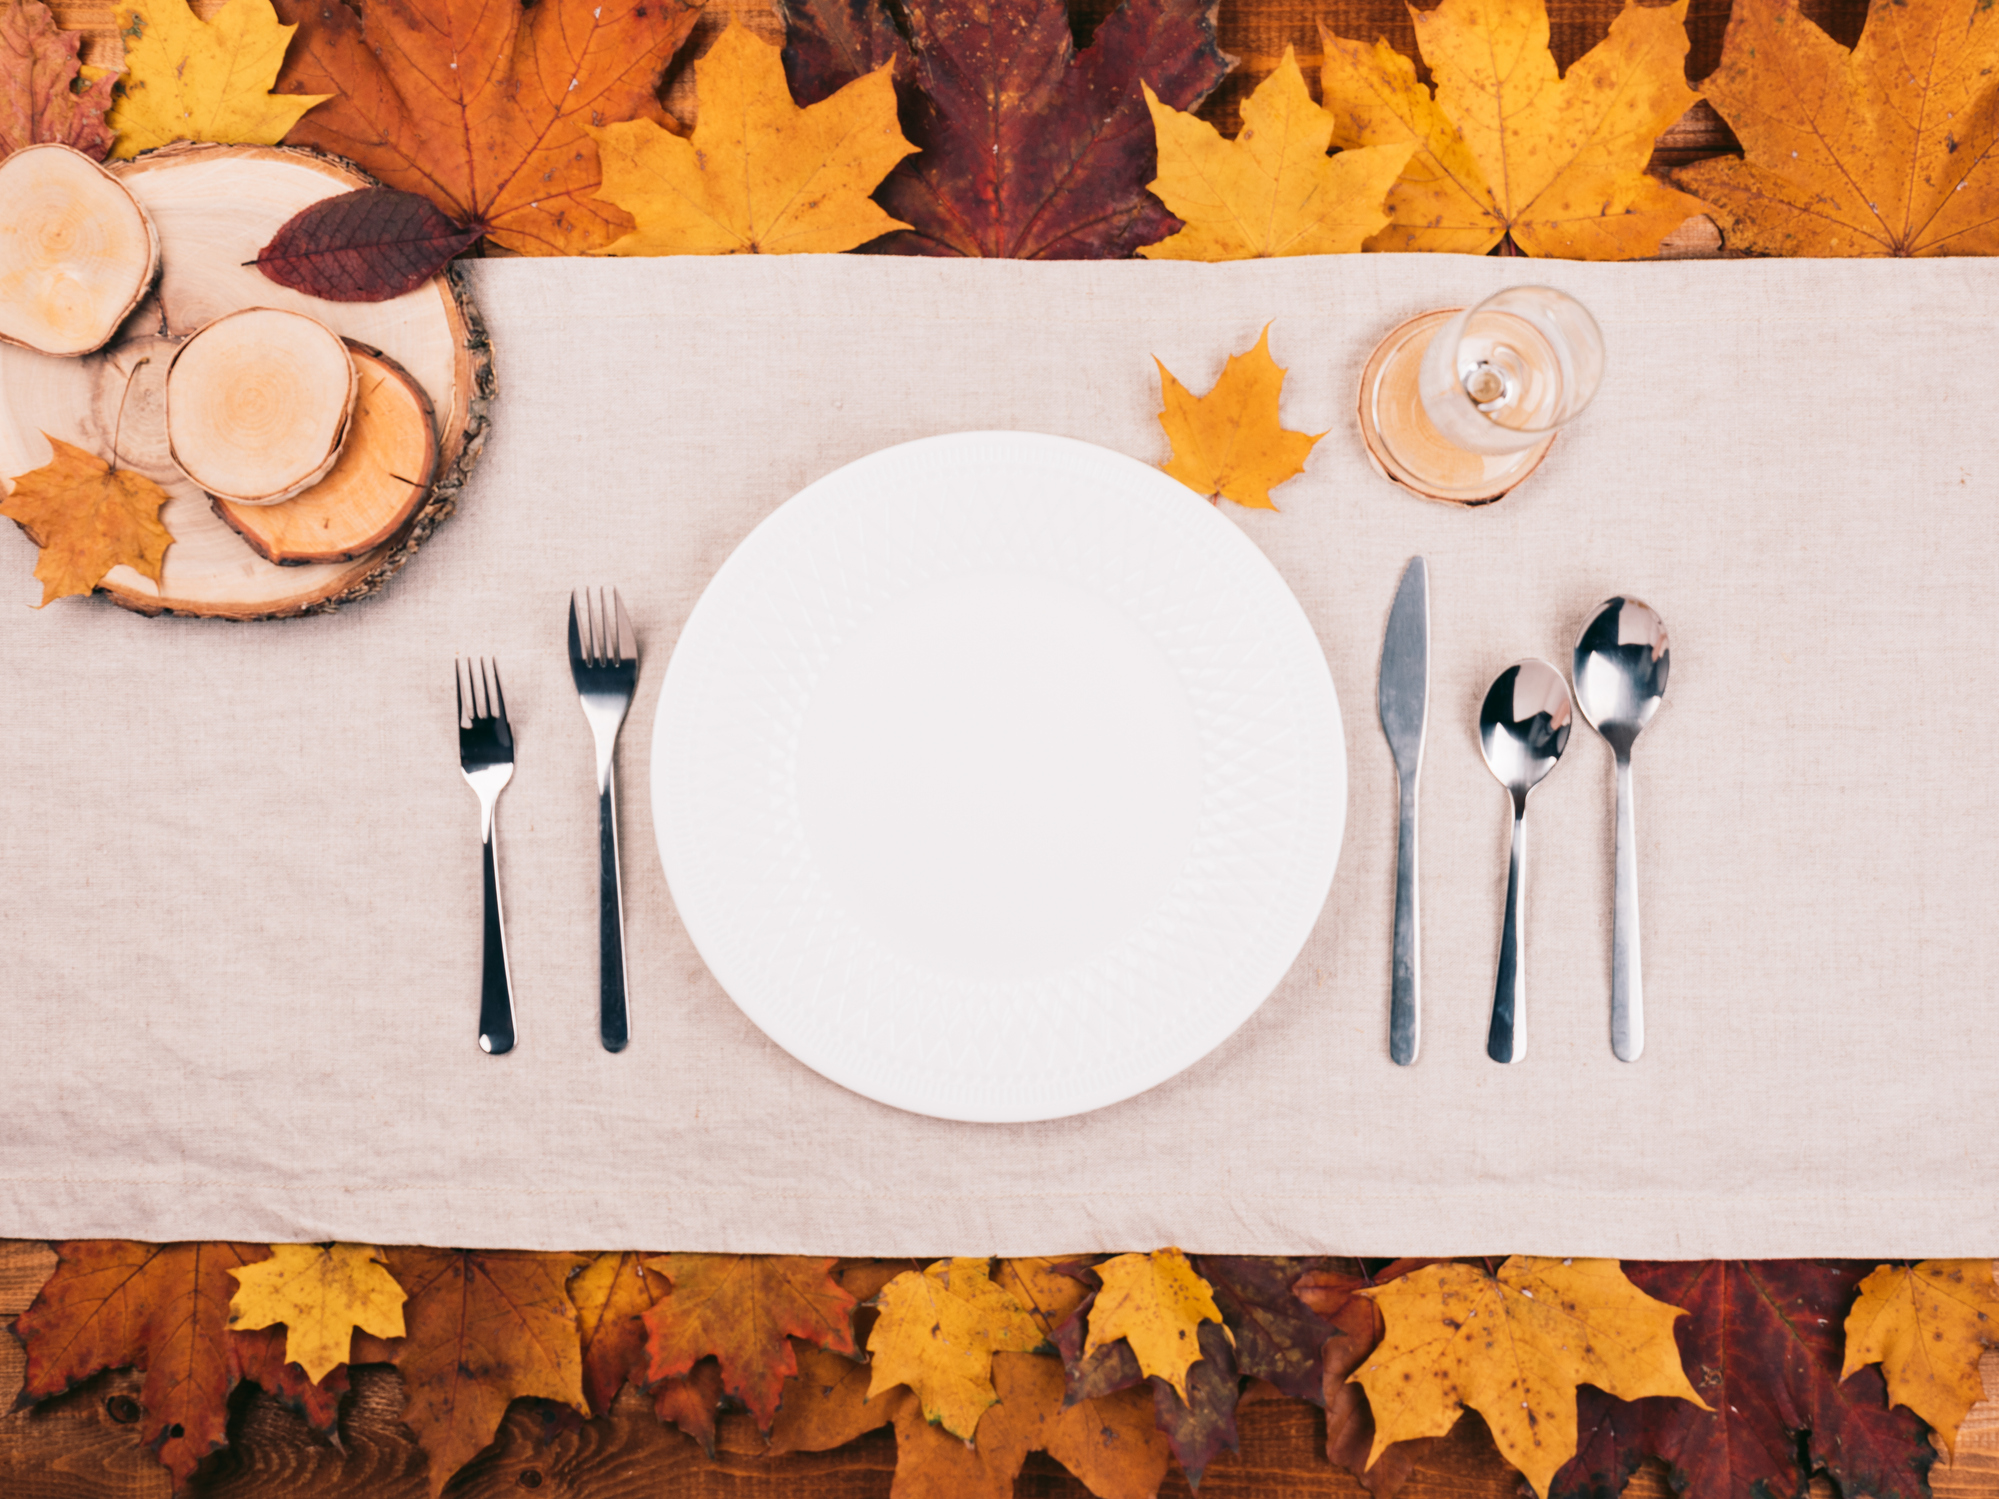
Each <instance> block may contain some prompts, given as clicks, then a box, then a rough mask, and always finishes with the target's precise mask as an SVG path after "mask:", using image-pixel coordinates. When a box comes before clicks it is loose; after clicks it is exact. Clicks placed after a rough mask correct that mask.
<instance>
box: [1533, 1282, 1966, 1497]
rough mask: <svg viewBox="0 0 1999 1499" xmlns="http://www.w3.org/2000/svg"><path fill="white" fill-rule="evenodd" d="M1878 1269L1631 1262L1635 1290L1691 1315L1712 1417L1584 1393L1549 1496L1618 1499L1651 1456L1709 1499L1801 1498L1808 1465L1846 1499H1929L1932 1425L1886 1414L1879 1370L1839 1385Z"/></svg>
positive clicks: (1690, 1368) (1658, 1402)
mask: <svg viewBox="0 0 1999 1499" xmlns="http://www.w3.org/2000/svg"><path fill="white" fill-rule="evenodd" d="M1873 1267H1874V1262H1873V1261H1872V1260H1868V1261H1865V1262H1857V1261H1837V1262H1835V1261H1825V1260H1702V1261H1679V1262H1665V1263H1643V1262H1639V1261H1626V1262H1625V1265H1624V1273H1625V1274H1626V1275H1627V1276H1629V1277H1630V1278H1631V1281H1632V1283H1633V1284H1635V1285H1636V1286H1637V1287H1638V1288H1639V1289H1640V1290H1642V1291H1644V1292H1645V1293H1646V1294H1647V1295H1650V1296H1655V1297H1657V1298H1658V1299H1659V1300H1661V1301H1667V1302H1671V1303H1672V1304H1673V1305H1674V1306H1678V1307H1684V1308H1685V1309H1686V1310H1687V1311H1688V1312H1689V1313H1690V1314H1691V1315H1690V1316H1689V1317H1687V1318H1686V1319H1684V1320H1682V1321H1681V1322H1679V1323H1678V1325H1677V1326H1676V1327H1675V1329H1674V1336H1675V1337H1676V1338H1678V1340H1679V1346H1680V1357H1681V1360H1682V1362H1683V1363H1684V1364H1685V1366H1686V1371H1687V1378H1688V1379H1689V1380H1691V1381H1692V1382H1693V1386H1694V1388H1695V1389H1696V1390H1698V1391H1699V1392H1700V1395H1701V1398H1702V1399H1703V1400H1705V1401H1707V1403H1708V1404H1709V1405H1711V1406H1712V1407H1714V1409H1713V1410H1712V1411H1711V1412H1710V1411H1703V1410H1700V1409H1698V1408H1697V1407H1695V1406H1692V1405H1689V1404H1687V1402H1685V1401H1683V1400H1665V1399H1654V1400H1634V1401H1628V1402H1627V1401H1622V1400H1613V1399H1611V1398H1610V1397H1609V1396H1608V1395H1605V1394H1603V1393H1602V1392H1601V1391H1599V1390H1596V1389H1594V1388H1591V1387H1589V1386H1584V1387H1583V1388H1582V1390H1581V1391H1580V1399H1579V1401H1578V1405H1577V1417H1578V1423H1579V1433H1578V1436H1579V1445H1578V1447H1577V1450H1576V1455H1575V1457H1574V1458H1573V1459H1571V1460H1570V1462H1569V1464H1568V1466H1566V1467H1564V1468H1563V1469H1562V1470H1561V1472H1559V1473H1557V1474H1556V1475H1555V1482H1554V1484H1553V1486H1552V1488H1551V1490H1550V1496H1551V1499H1614V1496H1615V1495H1617V1494H1618V1493H1619V1492H1620V1491H1621V1490H1622V1489H1623V1487H1624V1483H1625V1481H1626V1480H1627V1479H1628V1478H1629V1477H1630V1476H1631V1474H1632V1473H1633V1472H1635V1471H1636V1470H1637V1467H1638V1464H1639V1463H1640V1461H1641V1460H1643V1459H1644V1458H1646V1457H1648V1456H1649V1457H1657V1458H1660V1459H1661V1460H1663V1461H1664V1462H1666V1463H1667V1464H1668V1465H1670V1467H1671V1468H1672V1475H1671V1476H1672V1483H1673V1487H1674V1489H1675V1490H1676V1491H1679V1492H1682V1493H1687V1494H1697V1495H1699V1496H1700V1499H1801V1496H1802V1495H1804V1493H1805V1492H1806V1490H1807V1489H1808V1488H1809V1487H1810V1483H1811V1471H1810V1467H1808V1466H1807V1464H1806V1463H1803V1462H1800V1460H1799V1452H1800V1445H1801V1443H1800V1438H1803V1446H1804V1448H1805V1450H1806V1451H1807V1453H1808V1455H1809V1462H1810V1465H1811V1466H1823V1467H1824V1468H1825V1470H1826V1472H1828V1473H1829V1474H1830V1475H1831V1476H1832V1478H1833V1481H1834V1482H1836V1483H1837V1484H1838V1485H1839V1488H1840V1492H1841V1493H1845V1494H1867V1495H1871V1496H1873V1499H1926V1496H1927V1495H1928V1493H1929V1480H1928V1474H1929V1469H1930V1465H1931V1464H1932V1463H1933V1462H1934V1461H1935V1460H1936V1454H1935V1453H1934V1452H1933V1451H1932V1450H1931V1448H1930V1445H1929V1443H1928V1441H1927V1440H1925V1431H1926V1428H1925V1427H1924V1425H1923V1423H1922V1422H1921V1421H1919V1420H1918V1419H1916V1417H1914V1416H1913V1415H1911V1414H1910V1413H1909V1412H1908V1411H1906V1410H1902V1409H1895V1410H1890V1409H1889V1408H1888V1400H1887V1391H1886V1389H1885V1388H1884V1386H1883V1385H1882V1383H1881V1377H1880V1371H1879V1370H1877V1369H1875V1368H1872V1367H1870V1368H1867V1369H1864V1370H1861V1371H1860V1372H1858V1373H1856V1374H1855V1375H1854V1376H1853V1377H1852V1378H1851V1379H1848V1380H1844V1381H1842V1380H1841V1379H1840V1377H1839V1371H1840V1362H1841V1352H1842V1348H1843V1343H1844V1334H1843V1328H1844V1325H1845V1320H1846V1313H1847V1310H1848V1308H1850V1307H1851V1306H1852V1304H1853V1298H1854V1292H1855V1288H1856V1287H1857V1286H1858V1285H1859V1283H1860V1280H1861V1278H1862V1277H1863V1276H1865V1275H1866V1274H1867V1272H1868V1271H1869V1270H1871V1269H1872V1268H1873Z"/></svg>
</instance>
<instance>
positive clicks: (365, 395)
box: [211, 339, 437, 567]
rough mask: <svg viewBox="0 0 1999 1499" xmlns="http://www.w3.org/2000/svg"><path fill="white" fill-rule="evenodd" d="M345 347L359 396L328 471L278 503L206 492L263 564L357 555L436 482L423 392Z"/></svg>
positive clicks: (397, 526) (405, 374) (389, 365)
mask: <svg viewBox="0 0 1999 1499" xmlns="http://www.w3.org/2000/svg"><path fill="white" fill-rule="evenodd" d="M347 350H348V354H349V356H350V357H351V358H352V359H353V361H354V370H355V373H356V375H357V376H358V377H359V383H360V388H361V394H360V399H359V401H358V402H356V404H355V407H354V422H353V426H352V427H351V428H350V429H349V431H348V434H347V442H346V445H345V446H344V447H342V448H341V450H340V460H339V462H337V463H335V464H334V465H333V469H332V472H330V473H328V474H327V476H326V477H325V478H323V479H321V480H320V481H319V482H318V483H317V484H315V485H313V486H312V488H310V489H308V490H307V491H306V492H305V493H304V494H302V495H299V496H298V497H297V498H296V499H291V500H287V501H285V502H284V503H283V504H281V505H244V504H240V503H238V502H236V501H233V500H225V499H223V498H222V497H221V496H220V495H214V494H213V492H212V491H211V497H212V499H213V501H214V505H215V513H216V514H217V515H219V516H221V517H222V518H223V520H225V521H227V522H228V523H229V525H230V526H231V527H232V528H233V529H234V530H235V532H236V534H237V535H239V536H241V537H242V538H243V539H244V540H245V541H247V542H249V543H250V545H251V546H253V547H255V548H256V550H257V553H258V555H260V556H262V557H263V558H264V559H265V560H266V561H269V562H277V563H281V564H283V565H284V566H286V567H292V566H296V565H298V564H299V563H303V562H345V561H347V560H348V559H350V558H353V557H359V556H360V555H362V554H363V553H364V552H368V551H371V550H373V549H374V548H376V547H378V546H381V545H383V544H384V543H385V542H388V541H390V540H392V539H393V538H394V537H395V535H396V533H397V532H399V531H401V530H402V528H403V523H404V522H405V521H407V520H408V519H409V518H410V516H411V515H412V514H413V513H415V511H416V508H417V506H418V505H420V504H421V503H422V502H423V499H424V496H426V495H427V494H429V493H430V484H431V480H433V479H434V478H436V477H437V427H436V423H435V421H434V420H433V418H432V416H431V410H430V397H429V396H427V395H425V394H424V390H423V387H422V386H420V385H418V384H417V383H416V381H415V380H414V379H413V378H412V377H411V375H410V372H409V371H408V370H406V369H404V368H403V367H402V366H401V365H399V364H397V363H396V362H395V360H393V359H391V358H389V357H388V356H387V355H386V354H383V353H382V352H381V351H380V350H377V349H369V348H365V347H363V346H362V345H360V344H357V343H355V342H354V341H353V340H352V339H349V340H348V341H347Z"/></svg>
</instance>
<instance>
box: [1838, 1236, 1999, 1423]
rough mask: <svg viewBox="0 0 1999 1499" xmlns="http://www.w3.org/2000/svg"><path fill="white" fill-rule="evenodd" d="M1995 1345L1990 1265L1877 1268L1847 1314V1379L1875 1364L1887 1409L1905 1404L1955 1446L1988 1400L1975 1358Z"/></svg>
mask: <svg viewBox="0 0 1999 1499" xmlns="http://www.w3.org/2000/svg"><path fill="white" fill-rule="evenodd" d="M1995 1342H1999V1294H1995V1288H1994V1286H1993V1282H1992V1261H1990V1260H1924V1261H1923V1262H1922V1263H1921V1264H1919V1265H1907V1264H1903V1265H1882V1266H1881V1267H1880V1268H1879V1269H1877V1270H1875V1271H1874V1273H1873V1274H1871V1275H1869V1276H1868V1277H1867V1279H1865V1280H1863V1281H1862V1282H1861V1283H1860V1299H1859V1300H1858V1301H1856V1302H1854V1304H1853V1310H1852V1311H1850V1312H1848V1313H1847V1314H1846V1366H1845V1367H1844V1368H1842V1369H1841V1370H1840V1371H1839V1377H1840V1378H1841V1379H1845V1378H1846V1377H1847V1376H1848V1375H1850V1374H1852V1373H1853V1372H1854V1371H1855V1370H1856V1369H1861V1368H1864V1367H1865V1366H1866V1365H1868V1364H1879V1365H1880V1366H1881V1373H1882V1375H1883V1376H1884V1377H1885V1378H1886V1379H1887V1381H1888V1403H1889V1404H1891V1405H1906V1406H1907V1407H1908V1408H1909V1409H1910V1410H1912V1411H1914V1412H1915V1413H1916V1414H1917V1415H1919V1416H1921V1417H1922V1418H1923V1419H1924V1420H1925V1421H1927V1422H1929V1424H1930V1425H1931V1426H1932V1427H1934V1428H1935V1429H1936V1433H1937V1435H1938V1436H1940V1437H1942V1438H1943V1445H1944V1450H1945V1451H1950V1450H1951V1449H1953V1448H1955V1447H1956V1445H1957V1428H1958V1426H1959V1424H1960V1423H1962V1422H1963V1420H1964V1417H1965V1413H1966V1412H1967V1411H1969V1410H1970V1409H1971V1408H1972V1407H1973V1406H1974V1405H1976V1404H1978V1402H1979V1401H1981V1400H1983V1399H1984V1398H1985V1384H1984V1381H1983V1380H1981V1379H1980V1378H1979V1377H1978V1359H1979V1355H1980V1354H1981V1353H1983V1352H1984V1350H1985V1348H1986V1347H1987V1346H1988V1345H1990V1344H1992V1343H1995Z"/></svg>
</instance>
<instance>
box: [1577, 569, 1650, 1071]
mask: <svg viewBox="0 0 1999 1499" xmlns="http://www.w3.org/2000/svg"><path fill="white" fill-rule="evenodd" d="M1672 659H1673V657H1672V648H1671V643H1670V642H1669V641H1668V640H1667V639H1666V622H1665V621H1664V620H1662V619H1660V618H1659V616H1658V615H1657V614H1656V613H1655V612H1654V611H1653V610H1651V609H1650V608H1648V607H1647V606H1645V605H1644V604H1641V603H1639V602H1638V600H1636V599H1625V598H1616V599H1608V600H1606V601H1605V602H1604V603H1603V604H1601V605H1600V606H1599V607H1598V608H1597V611H1596V613H1595V614H1593V615H1592V616H1590V622H1589V623H1588V624H1586V625H1584V626H1583V632H1582V634H1581V635H1580V636H1578V637H1577V639H1576V660H1575V672H1576V702H1577V704H1578V705H1579V706H1580V707H1581V708H1582V710H1583V717H1584V718H1587V719H1588V720H1589V721H1590V723H1591V724H1592V725H1593V726H1594V727H1595V729H1596V731H1597V733H1599V734H1601V735H1603V737H1604V738H1605V739H1606V740H1608V741H1609V742H1610V752H1611V754H1612V755H1613V756H1615V757H1616V760H1617V881H1616V883H1617V903H1616V906H1615V917H1614V920H1613V925H1612V928H1611V939H1610V1049H1611V1050H1612V1051H1614V1052H1615V1053H1617V1059H1618V1060H1619V1061H1621V1062H1635V1061H1637V1060H1638V1056H1639V1053H1640V1052H1642V1051H1644V1050H1645V986H1644V974H1643V971H1642V965H1641V964H1640V963H1639V960H1638V834H1637V831H1636V829H1635V827H1634V825H1633V819H1632V806H1631V746H1632V744H1633V743H1634V742H1635V741H1636V740H1637V738H1638V735H1639V733H1640V731H1641V730H1643V729H1644V727H1645V725H1647V724H1648V723H1650V722H1651V721H1652V715H1653V714H1654V713H1657V712H1658V711H1659V704H1660V703H1661V702H1663V701H1664V700H1665V697H1666V672H1667V669H1668V668H1669V667H1670V666H1671V665H1672Z"/></svg>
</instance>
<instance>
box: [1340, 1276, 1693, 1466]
mask: <svg viewBox="0 0 1999 1499" xmlns="http://www.w3.org/2000/svg"><path fill="white" fill-rule="evenodd" d="M1359 1294H1360V1295H1362V1296H1365V1297H1367V1298H1369V1299H1370V1300H1372V1301H1373V1302H1374V1304H1375V1305H1376V1306H1378V1307H1379V1308H1380V1309H1381V1313H1382V1317H1383V1318H1384V1320H1385V1321H1386V1323H1387V1327H1388V1331H1387V1332H1386V1334H1385V1335H1384V1336H1383V1337H1382V1340H1381V1343H1380V1344H1379V1346H1377V1347H1376V1348H1375V1350H1374V1352H1373V1353H1371V1354H1369V1355H1368V1357H1367V1359H1366V1360H1365V1362H1363V1363H1362V1364H1361V1366H1360V1368H1359V1369H1357V1370H1356V1371H1355V1372H1354V1373H1353V1375H1352V1376H1351V1379H1352V1381H1353V1382H1354V1383H1357V1384H1359V1385H1360V1387H1361V1388H1362V1389H1363V1390H1365V1391H1366V1392H1367V1403H1368V1407H1369V1409H1370V1410H1371V1411H1372V1412H1373V1414H1374V1427H1375V1430H1374V1446H1373V1448H1372V1450H1371V1451H1370V1452H1369V1453H1368V1459H1367V1460H1368V1464H1369V1466H1372V1465H1373V1463H1374V1461H1375V1459H1376V1458H1378V1457H1380V1456H1381V1454H1382V1451H1383V1450H1384V1449H1385V1448H1387V1447H1388V1446H1390V1445H1391V1444H1393V1443H1395V1442H1406V1441H1409V1440H1411V1439H1412V1438H1415V1437H1440V1436H1443V1435H1444V1434H1445V1433H1446V1432H1448V1431H1449V1430H1450V1429H1451V1427H1452V1426H1453V1425H1455V1424H1456V1422H1457V1419H1458V1414H1459V1412H1460V1411H1462V1410H1463V1409H1464V1407H1466V1406H1470V1407H1471V1408H1472V1409H1473V1410H1475V1411H1477V1412H1478V1413H1479V1414H1480V1415H1481V1416H1484V1417H1485V1420H1486V1424H1487V1425H1488V1426H1490V1427H1491V1428H1492V1438H1493V1441H1494V1442H1495V1443H1496V1444H1497V1445H1498V1447H1499V1452H1500V1455H1501V1456H1502V1457H1504V1458H1505V1459H1506V1460H1507V1461H1508V1462H1509V1463H1511V1464H1513V1466H1514V1467H1516V1468H1518V1469H1519V1470H1520V1471H1521V1473H1523V1474H1524V1475H1525V1476H1526V1478H1527V1481H1528V1482H1529V1483H1531V1484H1532V1485H1533V1486H1534V1491H1535V1492H1536V1493H1537V1494H1542V1495H1545V1494H1546V1493H1547V1492H1548V1485H1549V1483H1550V1482H1551V1481H1552V1480H1553V1478H1554V1476H1555V1473H1556V1471H1557V1470H1558V1469H1559V1468H1560V1467H1561V1466H1562V1464H1564V1463H1566V1462H1567V1461H1568V1460H1569V1459H1570V1458H1571V1457H1573V1456H1574V1455H1575V1451H1576V1386H1577V1385H1579V1384H1593V1385H1595V1386H1596V1387H1597V1388H1598V1389H1600V1390H1602V1391H1604V1392H1605V1393H1606V1394H1610V1395H1615V1396H1617V1398H1618V1399H1620V1400H1637V1399H1639V1398H1640V1397H1642V1396H1646V1395H1677V1396H1678V1397H1680V1398H1681V1399H1682V1400H1691V1401H1692V1402H1693V1403H1694V1404H1695V1405H1698V1406H1700V1407H1701V1409H1702V1410H1706V1409H1708V1406H1707V1404H1706V1402H1704V1401H1703V1400H1702V1399H1701V1398H1700V1396H1698V1395H1696V1394H1695V1393H1694V1387H1693V1386H1692V1385H1690V1384H1688V1383H1687V1376H1686V1372H1685V1370H1684V1369H1682V1367H1681V1365H1680V1350H1679V1347H1678V1345H1677V1344H1676V1343H1675V1342H1674V1341H1673V1321H1674V1319H1675V1318H1677V1317H1683V1316H1685V1315H1686V1313H1684V1312H1683V1311H1681V1310H1680V1309H1679V1308H1678V1307H1674V1306H1668V1305H1667V1304H1666V1303H1665V1302H1663V1301H1654V1300H1653V1299H1652V1298H1651V1297H1650V1296H1647V1295H1646V1294H1645V1293H1644V1292H1643V1291H1641V1290H1639V1289H1638V1287H1636V1286H1634V1285H1633V1284H1632V1283H1631V1282H1630V1281H1629V1280H1627V1279H1625V1276H1624V1271H1623V1270H1622V1269H1621V1268H1620V1267H1619V1265H1618V1263H1617V1261H1616V1260H1555V1259H1537V1258H1534V1257H1532V1256H1527V1255H1516V1256H1514V1257H1513V1258H1512V1259H1509V1260H1508V1261H1506V1263H1505V1264H1503V1265H1501V1266H1500V1267H1499V1273H1498V1274H1497V1275H1496V1276H1494V1275H1488V1274H1486V1273H1485V1272H1484V1271H1483V1270H1480V1269H1478V1268H1476V1267H1475V1266H1471V1265H1458V1264H1441V1265H1426V1266H1424V1267H1423V1268H1422V1269H1421V1270H1418V1271H1415V1272H1414V1273H1413V1274H1410V1275H1405V1276H1403V1277H1401V1278H1400V1279H1398V1280H1393V1281H1390V1282H1389V1283H1388V1284H1387V1285H1384V1286H1376V1287H1373V1288H1371V1289H1367V1290H1363V1291H1361V1292H1359Z"/></svg>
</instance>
